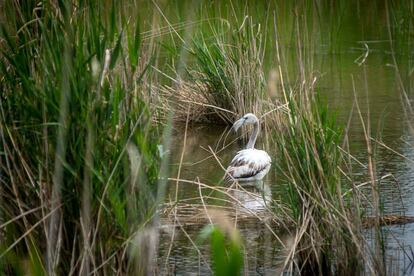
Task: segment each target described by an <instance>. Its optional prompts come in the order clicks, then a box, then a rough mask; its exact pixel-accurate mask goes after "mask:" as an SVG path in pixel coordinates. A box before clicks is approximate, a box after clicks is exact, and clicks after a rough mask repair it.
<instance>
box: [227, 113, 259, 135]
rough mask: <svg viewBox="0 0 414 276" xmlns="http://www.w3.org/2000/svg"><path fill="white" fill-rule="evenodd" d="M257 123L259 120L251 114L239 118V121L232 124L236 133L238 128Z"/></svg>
mask: <svg viewBox="0 0 414 276" xmlns="http://www.w3.org/2000/svg"><path fill="white" fill-rule="evenodd" d="M258 121H259V120H258V119H257V117H256V115H254V114H253V113H247V114H245V115H244V116H243V117H241V118H240V119H239V120H237V121H236V122H234V124H233V129H234V131H237V130H238V129H239V128H240V127H242V126H244V125H251V124H254V123H256V122H258Z"/></svg>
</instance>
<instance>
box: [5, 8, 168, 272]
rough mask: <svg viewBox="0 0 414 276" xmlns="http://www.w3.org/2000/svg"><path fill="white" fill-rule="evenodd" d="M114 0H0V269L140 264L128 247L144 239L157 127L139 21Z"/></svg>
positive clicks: (155, 192) (114, 268)
mask: <svg viewBox="0 0 414 276" xmlns="http://www.w3.org/2000/svg"><path fill="white" fill-rule="evenodd" d="M117 3H118V2H117V1H106V2H105V3H101V2H99V1H87V2H84V1H81V2H79V3H77V4H75V2H56V1H23V2H21V1H8V2H7V3H6V2H5V3H3V4H2V17H3V18H2V19H1V20H0V22H2V23H1V26H0V30H1V36H0V37H1V42H0V43H1V48H2V50H1V55H0V72H1V73H0V75H1V79H0V86H1V87H2V89H1V92H0V93H1V95H0V119H1V122H0V141H1V154H0V162H1V163H0V175H1V182H2V184H1V188H0V197H1V200H0V271H2V272H3V273H6V274H13V273H17V272H18V271H19V270H20V268H21V267H24V268H25V271H24V273H25V274H32V273H40V274H49V275H54V274H64V275H69V274H84V275H87V274H90V273H99V274H106V273H108V272H109V273H110V274H112V273H115V272H117V273H119V272H124V273H135V272H141V273H145V271H147V270H146V268H145V267H143V265H148V262H147V263H144V264H142V263H139V262H136V261H135V256H137V255H139V254H138V253H136V252H137V251H138V252H139V248H145V247H144V246H143V243H150V247H153V246H154V239H148V236H151V237H152V236H153V234H151V233H152V232H151V229H152V228H151V226H152V225H153V215H154V211H155V206H156V205H155V204H156V202H157V196H159V195H161V194H162V193H160V190H159V189H160V187H158V186H157V182H158V174H159V166H160V160H161V158H160V154H159V147H158V144H160V143H161V140H160V129H159V128H157V127H154V126H153V125H152V115H151V113H150V111H149V109H148V104H147V103H146V102H144V101H143V99H145V97H144V95H143V94H144V92H145V91H144V89H145V88H146V85H145V84H143V81H142V76H143V75H144V74H145V73H146V71H145V64H143V63H144V62H143V58H141V54H142V53H141V49H142V47H141V40H140V36H139V32H140V30H139V24H138V22H135V23H129V22H128V23H129V24H126V22H125V19H126V18H125V17H122V16H121V15H122V10H123V8H122V6H121V5H119V4H117ZM129 8H130V9H131V6H130V7H129ZM119 18H122V20H119ZM143 56H147V54H145V55H143ZM137 80H138V81H137ZM147 81H150V78H149V77H148V78H147ZM144 228H145V229H146V230H145V231H142V232H141V231H139V230H140V229H144ZM142 236H144V238H140V237H142ZM138 240H140V241H142V242H140V243H138V245H137V243H134V241H138ZM23 263H25V265H24V266H23Z"/></svg>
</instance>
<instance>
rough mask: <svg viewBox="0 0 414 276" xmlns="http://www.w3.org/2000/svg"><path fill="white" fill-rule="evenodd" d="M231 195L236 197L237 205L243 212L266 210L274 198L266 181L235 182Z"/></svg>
mask: <svg viewBox="0 0 414 276" xmlns="http://www.w3.org/2000/svg"><path fill="white" fill-rule="evenodd" d="M232 187H233V188H232V189H231V192H230V193H231V195H232V196H233V197H234V199H236V202H235V205H236V206H235V207H236V209H237V210H239V211H242V212H246V211H247V212H251V211H263V210H266V209H267V207H268V206H269V204H270V202H271V200H272V191H271V190H270V186H269V184H267V183H266V182H264V181H256V182H252V183H243V184H238V183H235V184H234V185H233V186H232Z"/></svg>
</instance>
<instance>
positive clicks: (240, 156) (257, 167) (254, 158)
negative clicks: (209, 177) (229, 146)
mask: <svg viewBox="0 0 414 276" xmlns="http://www.w3.org/2000/svg"><path fill="white" fill-rule="evenodd" d="M270 163H271V159H270V157H269V155H268V154H267V153H266V152H265V151H262V150H255V149H247V150H241V151H239V152H238V153H237V155H236V156H235V157H234V158H233V160H232V161H231V163H230V165H229V167H228V168H227V170H226V175H225V180H226V181H229V180H231V179H233V178H235V179H240V178H249V177H253V176H255V175H257V174H258V173H260V172H261V171H263V170H265V169H266V168H267V167H268V166H269V165H270Z"/></svg>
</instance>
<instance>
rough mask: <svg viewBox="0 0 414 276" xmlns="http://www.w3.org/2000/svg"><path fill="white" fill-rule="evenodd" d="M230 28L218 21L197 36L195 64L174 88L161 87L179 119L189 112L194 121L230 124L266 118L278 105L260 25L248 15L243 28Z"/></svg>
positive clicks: (192, 50)
mask: <svg viewBox="0 0 414 276" xmlns="http://www.w3.org/2000/svg"><path fill="white" fill-rule="evenodd" d="M229 24H230V23H229V22H227V21H220V22H219V23H218V24H214V25H213V24H212V25H211V26H210V29H209V30H208V31H204V32H201V33H197V34H196V35H195V36H194V38H193V39H192V42H191V43H189V45H188V46H187V47H188V48H189V52H190V54H191V56H192V58H193V60H194V61H193V62H192V63H189V65H187V66H186V71H187V74H186V75H184V76H181V78H180V79H179V80H177V85H175V86H174V87H168V86H163V87H161V88H160V90H161V94H163V100H164V102H165V101H172V103H171V104H170V105H168V104H166V106H170V108H173V109H174V110H175V116H176V118H177V119H178V120H185V118H186V117H187V116H186V115H187V112H188V111H189V112H190V113H191V114H190V117H189V118H190V119H191V120H192V121H199V122H215V123H217V122H220V123H224V124H232V122H233V121H234V120H235V119H236V118H238V117H240V116H242V115H243V114H245V113H247V112H253V113H255V114H263V113H265V112H266V111H269V110H271V109H272V108H274V107H275V105H274V104H273V103H272V102H271V101H268V99H269V97H268V96H269V95H268V93H266V92H267V91H266V83H265V76H264V75H265V74H264V68H263V59H264V38H263V33H262V30H261V28H260V24H257V23H255V22H254V21H253V19H252V18H251V17H248V16H246V17H245V18H244V20H243V22H242V23H241V25H240V26H235V25H229ZM185 107H186V108H185Z"/></svg>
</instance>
